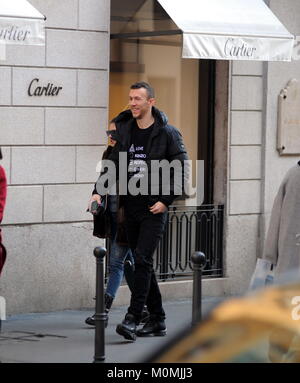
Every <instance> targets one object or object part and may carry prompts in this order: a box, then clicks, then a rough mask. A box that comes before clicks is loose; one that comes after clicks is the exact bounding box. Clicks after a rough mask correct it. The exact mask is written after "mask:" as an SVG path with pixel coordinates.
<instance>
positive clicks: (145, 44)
mask: <svg viewBox="0 0 300 383" xmlns="http://www.w3.org/2000/svg"><path fill="white" fill-rule="evenodd" d="M110 41H111V47H110V101H109V103H110V104H109V118H110V119H111V118H113V117H114V116H116V115H117V114H118V113H119V112H120V111H121V110H124V109H126V107H127V103H128V92H129V87H130V85H131V84H132V83H134V82H136V81H146V82H149V83H150V84H151V85H152V87H153V88H154V89H155V93H156V106H157V107H158V108H159V109H160V110H162V111H164V112H165V113H166V115H167V116H168V119H169V123H170V124H172V125H174V126H175V127H176V128H177V129H179V130H180V132H181V133H182V135H183V138H184V142H185V144H186V147H187V150H188V153H189V157H190V158H191V159H192V160H193V162H194V161H195V160H197V159H203V160H205V166H206V169H205V172H206V175H205V178H206V180H205V185H206V190H205V203H211V201H212V198H213V196H212V190H213V187H212V185H211V183H212V171H213V169H212V166H210V165H211V164H212V158H211V156H212V153H213V137H212V134H211V133H212V132H210V134H209V133H208V130H211V126H209V125H210V124H211V123H210V122H209V121H210V120H211V118H205V117H204V116H203V106H204V108H205V105H206V104H207V100H208V99H210V98H209V96H207V94H205V93H203V89H200V88H201V84H200V81H201V77H202V78H203V76H204V77H205V76H206V71H207V63H208V62H209V61H208V60H206V63H204V62H202V63H201V62H200V60H196V59H182V58H181V51H182V34H181V31H180V30H179V29H178V27H177V25H176V24H175V23H174V22H173V20H171V18H170V17H169V16H168V14H167V13H166V12H165V11H164V9H163V8H162V7H161V6H160V4H159V3H158V2H157V1H155V0H144V1H142V0H112V1H111V40H110ZM201 65H202V66H203V65H204V66H203V68H204V69H203V70H204V71H205V73H204V72H203V71H202V73H199V71H201ZM199 84H200V88H199ZM206 88H207V90H208V91H209V85H208V84H206V85H205V89H206ZM205 91H206V90H205ZM201 98H203V102H204V104H201V102H202V100H201ZM199 110H200V111H201V110H202V112H201V118H199ZM199 124H200V126H199ZM207 140H210V143H207ZM210 147H211V148H210ZM209 148H210V149H209Z"/></svg>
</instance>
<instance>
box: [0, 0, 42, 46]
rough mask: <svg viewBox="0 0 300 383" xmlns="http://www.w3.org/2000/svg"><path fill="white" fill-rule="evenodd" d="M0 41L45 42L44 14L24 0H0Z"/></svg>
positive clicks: (15, 42) (6, 42)
mask: <svg viewBox="0 0 300 383" xmlns="http://www.w3.org/2000/svg"><path fill="white" fill-rule="evenodd" d="M0 43H2V44H3V43H4V44H22V45H24V44H25V45H26V44H27V45H44V44H45V16H44V15H42V14H41V13H40V12H39V11H38V10H36V9H35V8H34V7H33V6H32V5H31V4H30V3H29V2H28V1H26V0H0Z"/></svg>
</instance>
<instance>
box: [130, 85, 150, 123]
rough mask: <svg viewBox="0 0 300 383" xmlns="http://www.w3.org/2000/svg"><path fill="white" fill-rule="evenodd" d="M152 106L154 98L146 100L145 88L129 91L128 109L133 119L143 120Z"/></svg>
mask: <svg viewBox="0 0 300 383" xmlns="http://www.w3.org/2000/svg"><path fill="white" fill-rule="evenodd" d="M153 104H154V98H148V94H147V90H146V89H145V88H140V89H130V92H129V107H130V110H131V113H132V116H133V118H137V119H141V118H143V117H144V116H145V115H146V114H147V113H148V112H149V110H150V109H151V107H152V105H153Z"/></svg>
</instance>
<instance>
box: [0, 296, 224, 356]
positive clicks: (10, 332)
mask: <svg viewBox="0 0 300 383" xmlns="http://www.w3.org/2000/svg"><path fill="white" fill-rule="evenodd" d="M223 300H224V298H214V297H206V298H203V303H202V312H203V316H205V315H206V314H207V313H208V312H209V311H210V310H211V308H212V307H214V306H216V305H217V304H218V303H220V302H221V301H223ZM164 308H165V311H166V315H167V320H166V324H167V329H168V333H167V336H165V337H151V338H137V340H136V342H134V343H133V342H129V341H126V340H125V339H124V338H123V337H121V336H120V335H118V334H117V333H116V332H115V328H116V325H117V324H118V323H120V322H121V321H122V319H123V318H124V315H125V313H126V309H127V306H121V307H113V308H112V310H111V312H110V314H109V324H108V327H107V329H106V332H105V338H106V339H105V356H106V359H105V362H106V363H138V362H143V361H144V360H145V358H147V356H148V355H150V354H151V355H152V354H153V352H154V351H155V350H158V349H159V348H160V347H161V346H162V345H163V344H165V343H166V342H168V341H169V340H170V339H171V338H172V337H173V336H174V335H176V334H177V333H178V332H179V331H180V330H182V329H183V328H184V327H186V326H188V325H189V324H190V323H191V318H192V301H191V300H190V299H179V300H176V301H167V302H164ZM92 313H93V312H92V311H91V310H76V311H75V310H66V311H59V312H50V313H33V314H20V315H15V316H10V317H8V318H7V320H6V321H2V331H1V333H0V361H1V362H2V363H91V362H93V357H94V335H95V331H94V327H91V326H88V325H86V324H85V323H84V321H85V318H86V317H87V316H89V315H91V314H92Z"/></svg>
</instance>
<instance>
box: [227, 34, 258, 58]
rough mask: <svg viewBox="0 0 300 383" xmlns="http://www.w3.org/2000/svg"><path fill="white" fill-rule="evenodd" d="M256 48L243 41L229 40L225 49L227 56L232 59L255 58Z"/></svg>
mask: <svg viewBox="0 0 300 383" xmlns="http://www.w3.org/2000/svg"><path fill="white" fill-rule="evenodd" d="M255 51H256V48H254V47H253V46H251V45H249V44H247V43H245V42H243V41H242V40H241V39H233V38H229V39H227V41H226V43H225V47H224V53H225V55H226V56H231V57H253V56H254V53H255Z"/></svg>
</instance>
